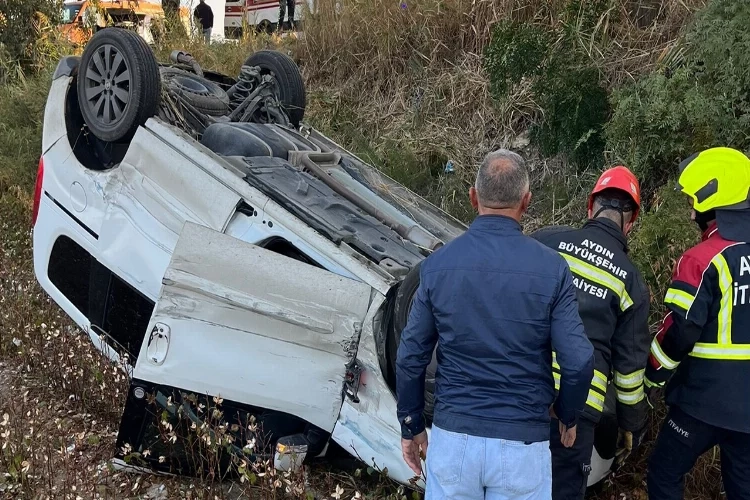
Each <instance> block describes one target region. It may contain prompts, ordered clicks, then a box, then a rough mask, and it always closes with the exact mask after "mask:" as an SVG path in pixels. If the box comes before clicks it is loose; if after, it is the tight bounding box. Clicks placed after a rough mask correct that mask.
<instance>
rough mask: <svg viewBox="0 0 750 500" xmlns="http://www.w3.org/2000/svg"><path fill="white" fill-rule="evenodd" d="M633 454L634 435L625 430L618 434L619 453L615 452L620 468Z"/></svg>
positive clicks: (616, 462)
mask: <svg viewBox="0 0 750 500" xmlns="http://www.w3.org/2000/svg"><path fill="white" fill-rule="evenodd" d="M632 452H633V433H632V432H630V431H626V430H623V429H619V430H618V432H617V451H616V452H615V457H616V458H615V464H616V465H617V467H620V466H621V465H622V464H623V463H624V462H625V460H627V458H628V457H629V456H630V454H631V453H632Z"/></svg>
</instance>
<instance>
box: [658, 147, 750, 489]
mask: <svg viewBox="0 0 750 500" xmlns="http://www.w3.org/2000/svg"><path fill="white" fill-rule="evenodd" d="M679 170H680V177H679V180H678V182H679V187H680V191H682V192H683V193H684V194H686V195H687V196H688V197H689V199H690V203H691V205H692V208H693V211H692V218H693V220H694V221H695V222H696V223H697V224H698V225H699V227H700V228H701V230H702V231H703V237H702V238H701V240H702V241H701V242H700V243H698V244H697V245H695V246H694V247H692V248H690V249H688V250H687V251H686V252H685V253H684V254H682V256H681V257H680V259H679V260H678V261H677V264H676V265H675V268H674V270H673V274H672V282H671V284H670V287H669V289H668V290H667V293H666V295H665V297H664V305H665V306H666V307H667V315H666V317H665V318H664V321H663V323H662V326H661V328H660V330H659V332H658V333H657V334H656V337H655V338H654V340H653V343H652V344H651V357H650V359H649V363H648V366H647V368H646V385H647V386H649V392H651V391H656V392H660V391H661V389H656V387H661V386H663V385H664V384H665V382H667V385H666V398H667V401H666V402H667V405H668V406H669V413H668V414H667V416H666V418H665V419H664V424H663V426H662V428H661V431H660V432H659V437H658V439H657V442H656V446H655V447H654V451H653V454H652V455H651V459H650V460H649V464H648V478H647V482H648V497H649V499H652V500H678V499H682V498H684V491H683V490H684V486H685V475H686V474H687V473H688V472H690V469H692V468H693V465H695V462H696V460H698V458H699V457H700V456H701V455H703V454H704V453H705V452H707V451H709V450H710V449H712V448H713V447H714V446H716V445H718V446H719V448H720V450H721V475H722V479H723V481H724V489H725V492H726V498H727V500H747V499H750V392H749V390H748V386H749V385H750V291H749V290H748V289H750V198H749V197H748V193H750V159H748V158H747V157H746V156H745V155H744V154H743V153H742V152H740V151H737V150H735V149H731V148H711V149H708V150H706V151H702V152H701V153H699V154H695V155H692V156H690V157H689V158H687V159H686V160H685V161H683V162H682V163H681V164H680V166H679ZM649 396H650V397H653V396H655V394H649Z"/></svg>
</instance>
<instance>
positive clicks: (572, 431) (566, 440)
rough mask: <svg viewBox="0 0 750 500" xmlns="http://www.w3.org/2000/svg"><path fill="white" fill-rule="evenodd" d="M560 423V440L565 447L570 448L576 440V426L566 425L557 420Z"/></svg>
mask: <svg viewBox="0 0 750 500" xmlns="http://www.w3.org/2000/svg"><path fill="white" fill-rule="evenodd" d="M557 423H558V424H559V425H560V442H561V443H562V445H563V446H564V447H566V448H570V447H571V446H573V444H574V443H575V442H576V426H575V425H574V426H573V427H567V426H566V425H565V424H563V423H562V422H561V421H559V420H558V421H557Z"/></svg>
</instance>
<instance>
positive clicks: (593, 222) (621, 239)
mask: <svg viewBox="0 0 750 500" xmlns="http://www.w3.org/2000/svg"><path fill="white" fill-rule="evenodd" d="M583 227H584V228H586V229H597V230H600V231H602V232H603V233H605V234H607V235H608V236H610V237H612V238H613V239H614V240H616V241H617V243H619V244H620V247H621V248H622V250H623V251H624V252H625V253H628V239H627V238H626V237H625V235H624V234H623V233H622V229H620V227H619V226H618V225H617V224H615V223H614V222H613V221H611V220H609V219H604V218H600V219H589V220H588V221H586V223H585V224H584V225H583Z"/></svg>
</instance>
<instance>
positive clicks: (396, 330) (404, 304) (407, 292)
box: [387, 261, 437, 423]
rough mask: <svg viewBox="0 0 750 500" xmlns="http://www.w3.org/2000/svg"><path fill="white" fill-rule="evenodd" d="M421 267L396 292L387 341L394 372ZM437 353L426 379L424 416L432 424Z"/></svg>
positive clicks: (418, 266) (410, 273)
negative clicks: (402, 333)
mask: <svg viewBox="0 0 750 500" xmlns="http://www.w3.org/2000/svg"><path fill="white" fill-rule="evenodd" d="M421 267H422V261H420V262H418V263H417V264H416V265H415V266H414V267H413V268H411V270H410V271H409V272H408V273H407V274H406V277H404V280H403V281H402V282H401V285H399V287H398V290H397V291H396V296H395V299H394V307H393V316H392V318H391V322H390V328H389V331H388V340H387V341H388V353H389V358H390V362H391V367H392V369H393V370H395V369H396V353H397V351H398V345H399V343H400V342H401V332H402V331H403V330H404V328H405V327H406V323H407V321H408V319H409V312H410V311H411V305H412V302H413V300H414V295H415V294H416V293H417V289H418V288H419V270H420V269H421ZM436 352H437V350H436V349H435V350H433V351H432V359H431V360H430V364H429V365H428V366H427V375H426V377H425V388H424V416H425V419H426V420H427V422H428V423H430V422H432V417H433V414H434V410H435V373H436V372H437V358H436Z"/></svg>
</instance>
